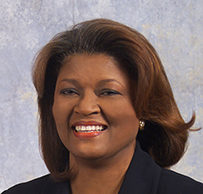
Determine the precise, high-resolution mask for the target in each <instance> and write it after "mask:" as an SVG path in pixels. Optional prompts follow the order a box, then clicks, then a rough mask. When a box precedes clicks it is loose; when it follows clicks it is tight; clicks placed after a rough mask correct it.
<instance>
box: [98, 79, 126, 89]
mask: <svg viewBox="0 0 203 194" xmlns="http://www.w3.org/2000/svg"><path fill="white" fill-rule="evenodd" d="M109 82H116V83H118V84H119V85H121V86H122V87H124V86H123V85H122V84H121V83H120V82H118V81H117V80H115V79H103V80H101V81H99V83H98V84H105V83H109Z"/></svg>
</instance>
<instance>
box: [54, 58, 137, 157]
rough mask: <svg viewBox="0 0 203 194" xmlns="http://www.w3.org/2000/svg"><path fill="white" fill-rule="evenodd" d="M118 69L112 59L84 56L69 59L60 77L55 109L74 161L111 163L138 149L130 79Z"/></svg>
mask: <svg viewBox="0 0 203 194" xmlns="http://www.w3.org/2000/svg"><path fill="white" fill-rule="evenodd" d="M118 66H119V64H118V62H117V61H115V60H114V59H113V58H112V57H109V56H108V55H104V54H97V55H96V54H95V55H85V54H81V55H74V56H70V57H69V58H68V59H67V60H66V62H65V63H64V66H63V67H62V68H61V70H60V72H59V75H58V79H57V83H56V88H55V95H54V104H53V109H52V110H53V115H54V119H55V123H56V127H57V131H58V134H59V137H60V139H61V141H62V142H63V144H64V145H65V147H66V148H67V149H68V150H69V152H70V154H72V155H73V156H74V157H79V158H83V159H97V158H100V159H101V158H111V157H114V156H115V155H118V154H119V153H121V152H125V151H126V152H128V150H129V149H130V148H133V150H134V146H135V141H136V140H135V139H136V135H137V132H138V126H139V120H138V118H137V117H136V113H135V110H134V108H133V105H132V102H131V97H130V85H129V80H128V77H127V75H126V74H125V73H124V72H123V71H121V70H120V69H119V67H118ZM131 150H132V149H131ZM121 155H122V154H121Z"/></svg>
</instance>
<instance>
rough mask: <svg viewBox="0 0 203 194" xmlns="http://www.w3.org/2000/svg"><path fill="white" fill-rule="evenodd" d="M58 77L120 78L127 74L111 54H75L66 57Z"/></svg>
mask: <svg viewBox="0 0 203 194" xmlns="http://www.w3.org/2000/svg"><path fill="white" fill-rule="evenodd" d="M60 77H70V78H78V79H81V78H86V79H88V78H89V79H90V80H93V79H94V78H98V79H105V78H108V79H111V78H113V79H122V80H127V79H128V76H127V74H126V73H124V72H123V71H122V69H121V66H120V64H119V63H118V62H117V61H116V60H115V59H114V58H113V57H111V56H108V55H105V54H92V55H90V54H77V55H72V56H69V57H67V58H66V59H65V60H64V63H63V66H62V68H61V70H60V72H59V78H60Z"/></svg>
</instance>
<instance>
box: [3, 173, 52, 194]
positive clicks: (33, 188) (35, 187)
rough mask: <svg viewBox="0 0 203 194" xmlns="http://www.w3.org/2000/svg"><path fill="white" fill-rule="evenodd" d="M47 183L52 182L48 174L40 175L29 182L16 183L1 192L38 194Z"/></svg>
mask: <svg viewBox="0 0 203 194" xmlns="http://www.w3.org/2000/svg"><path fill="white" fill-rule="evenodd" d="M47 184H54V182H53V181H52V180H51V179H50V176H49V175H45V176H42V177H40V178H37V179H34V180H32V181H29V182H24V183H20V184H17V185H15V186H13V187H11V188H10V189H8V190H6V191H4V192H3V193H2V194H18V193H20V194H28V193H29V194H40V193H42V191H43V189H44V187H45V185H47Z"/></svg>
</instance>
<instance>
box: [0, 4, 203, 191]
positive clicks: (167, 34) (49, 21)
mask: <svg viewBox="0 0 203 194" xmlns="http://www.w3.org/2000/svg"><path fill="white" fill-rule="evenodd" d="M202 9H203V1H202V0H181V1H177V0H164V1H163V0H0V132H1V133H0V134H1V135H0V192H1V191H2V190H4V189H6V188H7V187H10V186H12V185H14V184H16V183H19V182H22V181H26V180H30V179H32V178H35V177H38V176H40V175H43V174H46V173H47V169H46V167H45V165H44V164H43V161H42V159H41V157H40V154H39V151H38V137H37V136H38V129H37V128H38V124H37V117H38V115H37V106H36V93H35V90H34V88H33V85H32V82H31V67H32V63H33V57H34V56H35V54H36V52H37V51H38V50H39V49H40V48H41V47H42V46H43V45H44V44H46V43H47V42H48V41H49V40H50V39H51V38H52V36H53V35H55V34H56V33H58V32H60V31H63V30H66V29H67V28H68V27H69V26H70V25H73V24H74V23H77V22H80V21H83V20H88V19H93V18H101V17H103V18H109V19H113V20H116V21H119V22H122V23H125V24H127V25H129V26H131V27H133V28H135V29H137V30H138V31H140V32H141V33H143V34H144V35H145V36H146V38H147V39H148V40H149V41H150V42H151V43H152V44H153V45H154V47H155V48H156V49H157V51H158V53H159V55H160V57H161V59H162V62H163V64H164V66H165V69H166V72H167V74H168V77H169V80H170V83H171V85H172V88H173V91H174V95H175V98H176V100H177V103H178V106H179V108H180V111H181V113H182V115H183V117H184V119H185V120H186V121H188V120H189V119H190V117H191V115H192V111H195V112H196V114H197V120H196V124H195V127H201V126H203V120H202V118H203V102H202V99H203V76H202V73H203V62H202V61H203V60H202V59H203V35H202V34H203V25H202V22H203V11H202ZM202 137H203V131H199V132H195V133H191V135H190V139H189V143H188V151H187V153H186V154H185V156H184V157H183V159H182V160H181V161H180V162H179V163H178V164H177V165H176V166H175V167H174V168H173V169H174V170H176V171H178V172H181V173H183V174H186V175H189V176H191V177H193V178H195V179H196V180H199V181H203V145H202Z"/></svg>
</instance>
